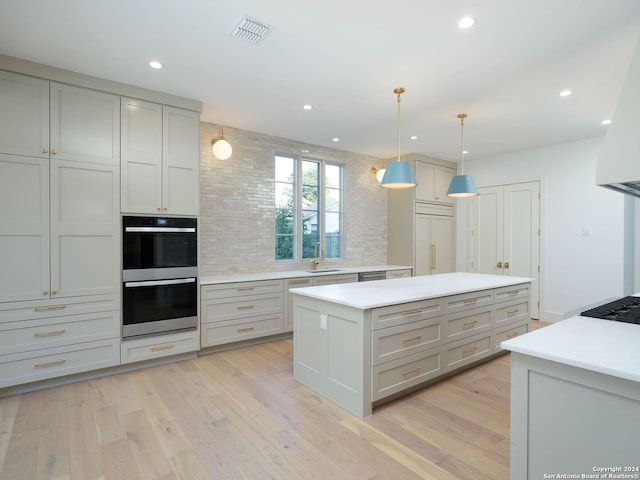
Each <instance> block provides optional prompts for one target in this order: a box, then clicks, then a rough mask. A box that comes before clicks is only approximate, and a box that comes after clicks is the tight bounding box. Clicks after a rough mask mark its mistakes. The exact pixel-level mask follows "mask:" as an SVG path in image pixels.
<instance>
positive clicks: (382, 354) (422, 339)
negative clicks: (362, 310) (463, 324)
mask: <svg viewBox="0 0 640 480" xmlns="http://www.w3.org/2000/svg"><path fill="white" fill-rule="evenodd" d="M440 330H441V328H440V320H439V319H438V318H432V319H427V320H421V321H418V322H411V323H408V324H406V325H397V326H395V327H389V328H384V329H381V330H375V331H373V332H371V347H372V348H371V364H372V365H379V364H381V363H384V362H388V361H390V360H395V359H397V358H401V357H406V356H407V355H411V354H413V353H417V352H421V351H423V350H426V349H428V348H432V347H435V346H437V345H439V344H440V343H442V334H441V331H440Z"/></svg>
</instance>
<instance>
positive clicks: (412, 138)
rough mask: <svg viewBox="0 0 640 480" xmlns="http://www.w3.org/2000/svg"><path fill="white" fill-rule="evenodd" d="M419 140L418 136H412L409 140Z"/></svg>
mask: <svg viewBox="0 0 640 480" xmlns="http://www.w3.org/2000/svg"><path fill="white" fill-rule="evenodd" d="M417 139H418V136H417V135H411V136H410V137H409V140H417Z"/></svg>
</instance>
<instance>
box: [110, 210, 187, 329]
mask: <svg viewBox="0 0 640 480" xmlns="http://www.w3.org/2000/svg"><path fill="white" fill-rule="evenodd" d="M122 247H123V248H122V252H123V257H122V268H123V272H122V282H123V289H122V298H123V300H122V307H123V308H122V324H123V325H122V338H123V339H125V340H126V339H130V338H135V337H140V336H145V335H157V334H160V333H166V332H173V331H181V330H192V329H195V328H197V326H198V233H197V219H195V218H171V217H134V216H124V217H122Z"/></svg>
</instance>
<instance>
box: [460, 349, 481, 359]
mask: <svg viewBox="0 0 640 480" xmlns="http://www.w3.org/2000/svg"><path fill="white" fill-rule="evenodd" d="M476 350H478V347H473V348H470V349H469V350H465V351H464V352H462V356H463V357H466V356H467V355H471V354H472V353H475V352H476Z"/></svg>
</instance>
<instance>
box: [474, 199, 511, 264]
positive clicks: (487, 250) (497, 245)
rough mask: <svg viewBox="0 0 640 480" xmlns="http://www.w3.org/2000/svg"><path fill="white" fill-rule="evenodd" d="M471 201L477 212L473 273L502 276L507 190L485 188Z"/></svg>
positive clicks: (475, 213)
mask: <svg viewBox="0 0 640 480" xmlns="http://www.w3.org/2000/svg"><path fill="white" fill-rule="evenodd" d="M478 190H479V192H480V195H479V196H477V197H475V198H474V199H473V200H472V202H471V207H472V209H473V212H472V214H471V218H473V226H472V230H471V235H472V237H471V238H472V251H473V252H474V254H473V256H472V259H471V267H472V268H471V271H473V272H477V273H487V274H491V275H502V274H503V269H502V264H501V263H500V266H498V265H499V264H498V262H502V251H503V223H504V222H503V210H504V207H503V205H504V202H503V189H502V187H484V188H479V189H478Z"/></svg>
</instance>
